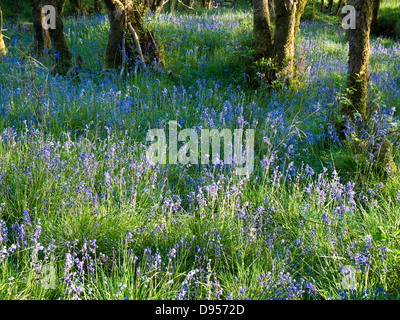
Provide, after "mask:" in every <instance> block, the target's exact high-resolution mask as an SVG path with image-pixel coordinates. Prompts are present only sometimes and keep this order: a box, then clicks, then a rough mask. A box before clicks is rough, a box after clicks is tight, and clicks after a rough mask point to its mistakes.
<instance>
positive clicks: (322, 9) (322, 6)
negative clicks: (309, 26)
mask: <svg viewBox="0 0 400 320" xmlns="http://www.w3.org/2000/svg"><path fill="white" fill-rule="evenodd" d="M319 11H321V12H324V0H321V8H320V10H319Z"/></svg>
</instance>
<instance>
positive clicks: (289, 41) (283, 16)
mask: <svg viewBox="0 0 400 320" xmlns="http://www.w3.org/2000/svg"><path fill="white" fill-rule="evenodd" d="M296 9H297V3H296V2H294V1H293V0H275V11H276V21H275V35H274V44H275V61H276V67H277V68H278V71H279V72H280V71H282V70H283V69H285V68H286V67H287V68H288V70H290V69H291V68H292V66H293V58H294V39H295V34H296V30H295V26H296Z"/></svg>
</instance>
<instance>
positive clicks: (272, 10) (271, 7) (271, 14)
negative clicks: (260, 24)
mask: <svg viewBox="0 0 400 320" xmlns="http://www.w3.org/2000/svg"><path fill="white" fill-rule="evenodd" d="M268 10H269V20H270V22H275V17H276V15H275V0H270V1H268Z"/></svg>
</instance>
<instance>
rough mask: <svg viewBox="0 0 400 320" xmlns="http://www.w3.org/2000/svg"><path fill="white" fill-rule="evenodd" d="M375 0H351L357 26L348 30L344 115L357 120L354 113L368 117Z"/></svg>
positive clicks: (350, 3)
mask: <svg viewBox="0 0 400 320" xmlns="http://www.w3.org/2000/svg"><path fill="white" fill-rule="evenodd" d="M373 2H374V0H349V1H348V3H349V5H352V6H354V8H355V9H356V28H355V29H348V30H347V37H348V43H349V58H348V80H347V88H348V92H347V98H348V99H349V102H350V103H349V104H346V105H345V106H343V107H342V109H341V113H342V115H345V116H347V117H348V118H349V119H351V120H355V118H354V115H356V116H357V117H361V118H363V119H364V120H365V119H366V106H367V104H366V100H367V84H368V80H369V74H368V64H369V54H370V45H369V35H370V28H371V21H372V12H373Z"/></svg>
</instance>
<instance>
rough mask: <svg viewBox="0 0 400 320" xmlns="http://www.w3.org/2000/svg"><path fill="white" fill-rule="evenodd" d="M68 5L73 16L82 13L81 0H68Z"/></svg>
mask: <svg viewBox="0 0 400 320" xmlns="http://www.w3.org/2000/svg"><path fill="white" fill-rule="evenodd" d="M69 5H70V7H71V13H72V15H74V16H77V15H80V14H82V2H81V0H69Z"/></svg>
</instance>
